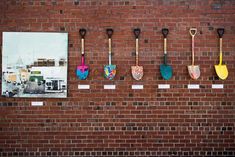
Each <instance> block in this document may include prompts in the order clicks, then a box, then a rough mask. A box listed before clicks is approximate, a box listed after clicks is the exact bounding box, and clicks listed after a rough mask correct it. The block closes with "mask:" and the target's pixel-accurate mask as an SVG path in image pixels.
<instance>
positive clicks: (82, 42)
mask: <svg viewBox="0 0 235 157" xmlns="http://www.w3.org/2000/svg"><path fill="white" fill-rule="evenodd" d="M81 44H82V49H81V51H82V55H83V54H84V38H82V41H81Z"/></svg>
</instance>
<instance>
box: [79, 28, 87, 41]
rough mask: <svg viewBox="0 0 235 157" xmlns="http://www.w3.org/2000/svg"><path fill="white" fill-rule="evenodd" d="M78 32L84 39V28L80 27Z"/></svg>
mask: <svg viewBox="0 0 235 157" xmlns="http://www.w3.org/2000/svg"><path fill="white" fill-rule="evenodd" d="M79 34H80V36H81V37H82V38H83V39H84V38H85V35H86V29H84V28H81V29H80V30H79Z"/></svg>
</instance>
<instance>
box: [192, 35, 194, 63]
mask: <svg viewBox="0 0 235 157" xmlns="http://www.w3.org/2000/svg"><path fill="white" fill-rule="evenodd" d="M192 65H194V36H192Z"/></svg>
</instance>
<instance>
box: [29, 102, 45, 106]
mask: <svg viewBox="0 0 235 157" xmlns="http://www.w3.org/2000/svg"><path fill="white" fill-rule="evenodd" d="M31 105H32V106H43V102H42V101H32V102H31Z"/></svg>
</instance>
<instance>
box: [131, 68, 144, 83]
mask: <svg viewBox="0 0 235 157" xmlns="http://www.w3.org/2000/svg"><path fill="white" fill-rule="evenodd" d="M131 74H132V77H133V78H134V79H135V80H140V79H142V77H143V75H144V69H143V66H132V67H131Z"/></svg>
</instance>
